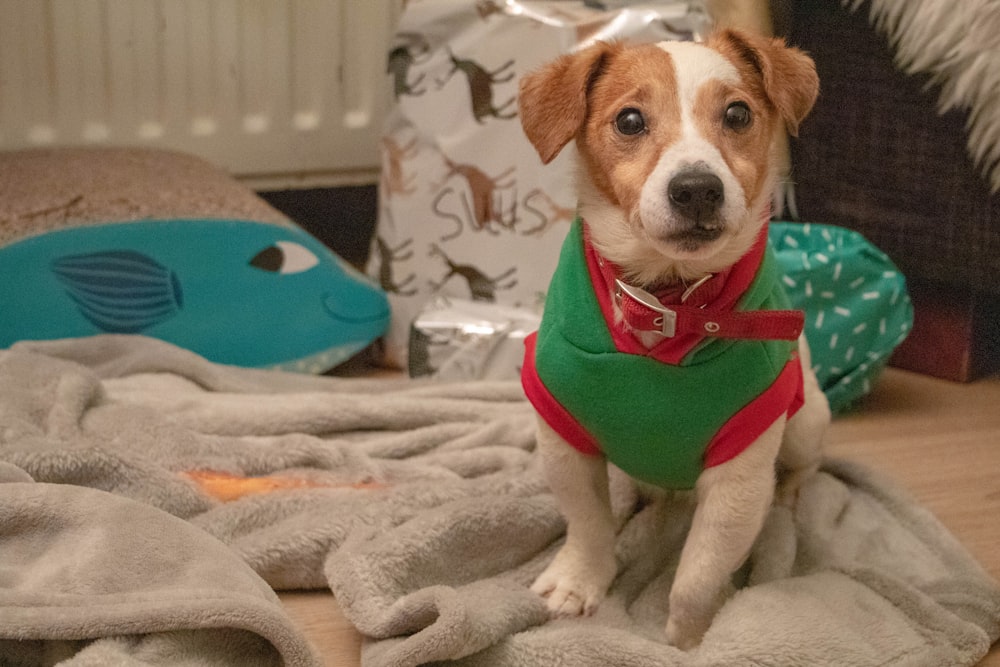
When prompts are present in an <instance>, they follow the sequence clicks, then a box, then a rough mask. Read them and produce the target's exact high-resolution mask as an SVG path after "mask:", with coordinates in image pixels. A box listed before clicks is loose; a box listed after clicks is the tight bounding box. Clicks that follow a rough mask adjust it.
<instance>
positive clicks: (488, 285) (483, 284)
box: [430, 243, 517, 302]
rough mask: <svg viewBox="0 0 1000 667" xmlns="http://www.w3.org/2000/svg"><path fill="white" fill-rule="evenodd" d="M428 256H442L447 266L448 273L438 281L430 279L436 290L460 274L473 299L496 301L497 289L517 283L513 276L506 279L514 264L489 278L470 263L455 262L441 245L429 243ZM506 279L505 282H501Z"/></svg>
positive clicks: (505, 288) (512, 270) (512, 271)
mask: <svg viewBox="0 0 1000 667" xmlns="http://www.w3.org/2000/svg"><path fill="white" fill-rule="evenodd" d="M430 256H431V257H433V256H438V257H440V258H442V259H443V260H444V262H445V264H447V266H448V273H447V274H445V276H444V278H442V279H441V280H440V281H439V282H436V283H435V282H433V281H431V287H432V288H433V290H434V291H435V292H436V291H438V290H440V289H441V288H442V287H444V285H445V283H447V282H448V280H450V279H451V277H452V276H461V277H462V278H464V279H465V282H466V283H468V285H469V292H470V293H471V294H472V300H473V301H490V302H493V301H496V293H497V291H499V290H508V289H511V288H513V287H514V286H515V285H517V279H516V278H513V279H510V280H508V278H510V277H511V276H512V275H514V273H515V272H516V271H517V267H516V266H512V267H511V268H509V269H507V270H506V271H504V272H503V273H501V274H500V275H499V276H496V277H494V278H490V277H489V276H487V275H486V274H485V273H483V272H482V271H480V270H479V269H477V268H476V267H474V266H472V265H471V264H456V263H455V262H453V261H452V260H451V258H449V257H448V255H446V254H445V253H444V251H443V250H442V249H441V247H440V246H439V245H438V244H436V243H434V244H431V251H430ZM501 281H506V282H501Z"/></svg>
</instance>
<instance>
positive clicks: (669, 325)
mask: <svg viewBox="0 0 1000 667" xmlns="http://www.w3.org/2000/svg"><path fill="white" fill-rule="evenodd" d="M626 295H627V296H629V297H630V298H631V299H632V300H634V301H637V302H639V303H641V304H642V305H643V306H645V307H646V308H648V309H649V310H652V311H654V312H656V313H659V315H658V316H657V317H656V318H655V319H654V320H653V324H654V326H656V327H657V329H656V330H654V331H655V333H658V334H660V335H661V336H663V337H664V338H673V337H674V336H675V335H676V334H677V311H675V310H671V309H670V308H667V307H666V306H664V305H663V304H662V303H660V300H659V299H657V298H656V297H655V296H653V295H652V294H650V293H649V292H647V291H646V290H644V289H642V288H641V287H636V286H634V285H629V284H628V283H625V282H622V280H621V279H619V278H615V303H617V304H618V307H619V308H622V309H623V310H624V307H623V303H622V302H623V301H624V299H625V296H626Z"/></svg>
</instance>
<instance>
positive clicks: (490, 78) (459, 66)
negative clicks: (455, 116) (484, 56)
mask: <svg viewBox="0 0 1000 667" xmlns="http://www.w3.org/2000/svg"><path fill="white" fill-rule="evenodd" d="M448 58H449V59H450V60H451V70H449V71H448V74H446V75H445V77H444V78H443V79H438V82H437V83H438V88H442V87H444V85H445V84H446V83H448V81H449V80H450V79H451V77H452V76H453V75H454V74H455V72H462V74H464V75H465V77H466V79H467V80H468V84H469V94H470V96H471V98H472V115H473V116H474V117H475V119H476V122H477V123H483V122H484V121H483V119H484V118H488V117H491V116H492V117H493V118H498V119H500V120H509V119H511V118H514V117H516V116H517V112H516V111H510V112H505V111H504V110H505V109H507V108H508V107H510V105H512V104H514V102H515V101H516V99H517V98H516V97H514V96H511V98H510V99H509V100H507V101H506V102H504V103H503V104H501V105H500V106H496V105H494V104H493V86H495V85H496V84H498V83H506V82H508V81H510V80H511V79H513V78H514V74H515V73H514V71H513V70H511V67H513V66H514V61H513V60H508V61H507V62H505V63H504V64H503V65H501V66H500V67H498V68H496V69H495V70H493V71H492V72H491V71H489V70H487V69H486V68H484V67H483V66H482V65H480V64H479V63H477V62H475V61H474V60H461V59H459V58H457V57H455V54H454V53H452V51H451V49H450V48H449V49H448Z"/></svg>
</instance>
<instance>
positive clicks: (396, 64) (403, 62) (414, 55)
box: [386, 33, 431, 100]
mask: <svg viewBox="0 0 1000 667" xmlns="http://www.w3.org/2000/svg"><path fill="white" fill-rule="evenodd" d="M398 37H400V38H402V39H403V40H405V43H403V44H401V45H399V46H397V47H396V48H394V49H393V50H392V51H390V52H389V59H388V64H387V66H386V73H387V74H391V75H392V80H393V87H392V89H393V94H394V95H395V98H396V99H397V100H398V99H399V98H400V96H402V95H413V96H420V95H423V94H424V93H425V92H427V89H426V88H420V89H418V88H417V86H419V85H420V83H421V82H422V81H423V80H424V75H423V74H420V75H419V76H417V78H416V79H414V80H413V81H410V70H411V69H412V68H413V66H414V65H416V64H417V63H420V62H424V61H426V60H427V58H428V57H429V53H430V50H431V48H430V45H429V44H428V43H427V40H426V39H425V38H424V37H423V35H418V34H414V33H399V35H398Z"/></svg>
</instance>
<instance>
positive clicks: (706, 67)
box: [658, 42, 740, 134]
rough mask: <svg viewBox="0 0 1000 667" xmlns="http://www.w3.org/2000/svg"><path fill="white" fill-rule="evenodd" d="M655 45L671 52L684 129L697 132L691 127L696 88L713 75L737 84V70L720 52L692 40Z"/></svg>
mask: <svg viewBox="0 0 1000 667" xmlns="http://www.w3.org/2000/svg"><path fill="white" fill-rule="evenodd" d="M658 46H659V47H660V48H661V49H663V50H664V51H666V52H667V53H669V54H670V57H671V59H673V61H674V77H675V78H676V79H677V92H678V93H679V94H680V100H681V117H682V120H683V122H684V132H685V134H687V133H688V132H691V133H694V132H696V130H695V127H694V119H693V117H692V116H693V113H694V101H695V98H696V97H697V95H698V89H699V88H700V87H701V86H702V84H704V83H705V82H706V81H711V80H712V79H715V80H717V81H722V82H723V83H729V84H733V85H736V84H738V83H739V82H740V73H739V71H737V69H736V67H735V66H734V65H733V64H732V63H731V62H729V61H728V60H726V59H725V58H724V57H723V56H722V54H721V53H719V52H718V51H715V50H713V49H710V48H708V47H707V46H704V45H702V44H697V43H695V42H660V43H659V44H658Z"/></svg>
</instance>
